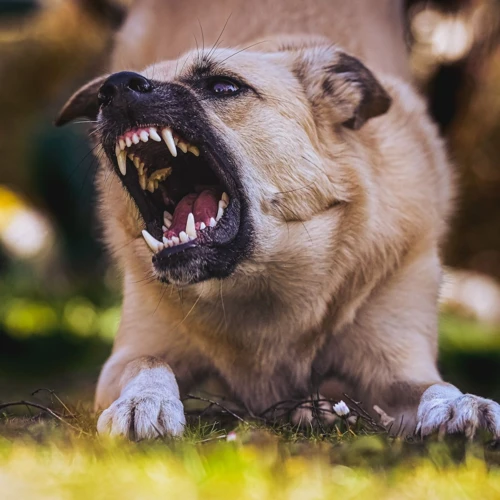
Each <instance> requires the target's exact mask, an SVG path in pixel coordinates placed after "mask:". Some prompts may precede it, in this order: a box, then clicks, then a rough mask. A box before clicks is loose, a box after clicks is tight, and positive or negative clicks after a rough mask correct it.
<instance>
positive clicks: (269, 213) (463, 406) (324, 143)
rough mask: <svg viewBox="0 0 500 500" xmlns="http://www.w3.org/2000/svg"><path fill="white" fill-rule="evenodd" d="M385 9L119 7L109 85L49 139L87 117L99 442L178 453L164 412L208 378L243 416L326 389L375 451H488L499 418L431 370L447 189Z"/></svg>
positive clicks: (176, 428)
mask: <svg viewBox="0 0 500 500" xmlns="http://www.w3.org/2000/svg"><path fill="white" fill-rule="evenodd" d="M228 10H231V12H232V13H233V14H232V15H231V16H230V15H229V14H228ZM400 11H401V4H400V2H396V1H393V0H381V1H380V2H372V1H365V0H360V1H357V2H342V1H340V0H339V1H329V2H324V1H319V0H318V1H313V2H308V3H307V5H306V4H304V3H299V2H286V3H285V2H284V1H276V2H272V3H271V2H266V1H264V0H258V1H255V2H252V4H251V5H248V2H247V3H245V2H241V1H239V0H233V1H228V0H219V1H214V2H211V3H210V9H207V8H206V4H205V5H204V4H203V2H201V0H200V1H192V2H185V3H184V4H182V6H181V4H177V3H175V2H173V1H172V2H171V1H168V2H167V1H160V0H157V1H152V0H150V1H142V2H141V1H139V2H137V3H136V4H135V6H134V7H133V8H132V10H131V12H130V13H129V17H128V19H127V21H126V22H125V24H124V26H123V28H122V30H121V32H120V33H119V34H118V35H117V46H116V49H115V51H114V55H113V57H112V60H113V63H112V70H113V71H112V72H111V73H110V74H107V75H103V76H102V77H99V78H97V79H95V80H93V81H91V82H90V83H88V84H87V85H85V86H84V87H82V88H81V89H80V90H79V91H77V92H76V94H74V95H73V97H71V98H70V100H69V101H68V102H67V104H66V105H65V106H64V108H63V109H62V111H61V114H60V116H59V118H58V121H57V124H58V125H63V124H65V123H68V122H70V121H71V120H73V119H76V118H81V117H86V118H88V119H90V120H92V121H96V124H95V128H94V133H93V137H94V140H95V141H96V145H97V150H98V153H97V156H98V157H99V158H100V162H101V165H100V174H99V178H98V189H99V193H100V197H99V198H100V202H99V213H100V216H101V220H102V222H103V228H104V235H105V239H106V241H107V244H108V247H109V249H110V250H111V253H112V255H113V256H114V257H115V258H116V261H117V264H118V266H119V268H120V269H121V272H122V274H123V313H122V318H121V323H120V326H119V330H118V334H117V338H116V341H115V344H114V348H113V352H112V354H111V356H110V358H109V360H108V361H107V363H106V364H105V366H104V368H103V370H102V373H101V376H100V379H99V382H98V387H97V392H96V402H95V407H96V410H99V411H100V410H103V411H102V413H101V415H100V417H99V421H98V431H99V432H100V433H102V434H111V435H121V436H127V437H130V438H132V439H145V438H155V437H158V436H163V435H171V436H178V435H181V434H182V432H183V429H184V426H185V416H184V410H183V405H182V403H181V394H185V393H186V392H187V391H189V388H190V387H192V386H193V384H196V383H198V382H199V381H201V380H205V379H207V378H208V377H217V378H218V379H220V380H221V381H223V382H224V384H225V385H226V386H227V388H228V390H229V391H230V392H231V394H232V395H233V397H234V398H237V399H238V400H239V401H241V403H242V404H243V405H245V406H246V407H247V408H248V410H249V411H251V412H252V413H253V414H260V413H262V412H264V411H265V410H266V409H267V408H269V407H270V406H271V405H273V404H275V403H277V402H280V401H282V400H290V399H300V398H308V397H310V396H311V395H312V394H321V397H323V398H334V397H336V396H337V393H335V391H334V388H337V389H338V388H339V387H340V391H341V392H342V391H347V392H348V393H349V394H351V395H353V396H354V397H355V398H357V399H359V400H360V401H363V402H364V404H365V405H366V406H367V408H369V409H370V412H371V413H372V414H373V415H374V416H375V417H378V416H380V417H382V419H381V420H382V423H383V424H385V425H387V426H389V427H390V430H391V432H392V433H394V434H400V435H405V436H406V435H413V434H415V433H419V434H420V435H422V436H426V435H429V434H431V433H432V432H434V431H440V432H446V433H455V432H461V433H465V434H466V435H467V436H469V437H472V436H473V435H474V434H475V432H476V430H477V429H478V428H485V429H487V430H488V431H490V432H491V433H492V434H493V435H494V436H496V437H498V436H499V435H500V406H499V405H498V404H497V403H495V402H493V401H491V400H488V399H483V398H480V397H478V396H474V395H470V394H463V393H462V392H461V391H460V390H459V389H457V388H456V387H454V386H452V385H450V384H448V383H446V382H444V381H443V380H442V378H441V376H440V374H439V372H438V369H437V366H436V359H437V338H438V326H437V319H438V314H437V302H438V295H439V288H440V283H441V275H442V270H441V264H440V257H439V253H440V246H441V244H442V241H443V238H444V237H445V235H446V230H447V226H448V221H449V219H450V216H451V214H452V211H453V198H454V193H455V187H454V179H453V177H454V176H453V170H452V168H451V166H450V163H449V161H448V160H447V157H446V153H445V148H444V145H443V141H442V140H441V139H440V138H439V134H438V131H437V129H436V127H435V126H434V124H433V123H432V122H431V121H430V119H429V117H428V115H427V112H426V107H425V104H424V102H423V100H422V99H421V98H420V97H419V96H418V95H417V93H416V92H415V90H414V89H413V88H412V86H411V83H410V82H409V76H408V74H409V72H408V67H407V63H406V59H405V57H406V56H405V53H404V51H405V49H404V44H403V40H402V33H403V23H402V20H401V19H400V18H399V15H396V14H395V12H396V13H397V12H400ZM197 18H198V19H199V20H200V25H201V26H200V41H199V42H198V47H197V48H194V49H193V48H190V46H191V45H192V43H191V41H188V38H190V37H191V35H192V33H193V26H197V22H196V19H197ZM193 19H194V20H195V21H194V23H193ZM224 22H225V23H226V26H225V27H224V28H223V29H222V26H221V24H224ZM216 25H218V26H219V27H218V28H217V30H216V29H215V26H216ZM202 31H203V33H201V32H202ZM216 31H219V33H220V31H222V32H223V33H222V34H220V35H219V37H218V38H217V34H216ZM204 37H206V39H203V40H201V38H204ZM209 40H210V43H208V41H209ZM181 51H183V54H181V55H178V54H179V53H180V52H181ZM302 416H303V415H302Z"/></svg>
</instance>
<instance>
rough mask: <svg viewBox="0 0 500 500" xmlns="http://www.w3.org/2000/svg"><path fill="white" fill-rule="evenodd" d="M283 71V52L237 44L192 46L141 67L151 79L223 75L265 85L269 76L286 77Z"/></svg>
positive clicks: (285, 68) (285, 61) (285, 66)
mask: <svg viewBox="0 0 500 500" xmlns="http://www.w3.org/2000/svg"><path fill="white" fill-rule="evenodd" d="M287 73H289V74H290V71H289V58H287V56H286V54H284V53H281V52H271V53H266V52H257V51H250V50H244V49H243V50H242V49H237V48H236V49H216V50H209V49H206V50H192V51H190V52H187V53H186V54H184V55H183V56H181V57H179V59H175V60H170V61H161V62H157V63H155V64H152V65H150V66H148V67H147V68H146V69H145V70H144V71H142V74H143V75H144V76H145V77H146V78H149V79H151V80H159V81H176V80H177V81H180V80H191V79H201V78H207V77H208V78H209V77H212V76H225V77H235V78H241V79H243V80H245V81H246V82H248V83H250V84H252V85H256V86H259V85H264V86H265V85H266V84H269V82H270V81H272V80H273V78H276V79H283V78H286V74H287ZM289 76H291V74H290V75H289Z"/></svg>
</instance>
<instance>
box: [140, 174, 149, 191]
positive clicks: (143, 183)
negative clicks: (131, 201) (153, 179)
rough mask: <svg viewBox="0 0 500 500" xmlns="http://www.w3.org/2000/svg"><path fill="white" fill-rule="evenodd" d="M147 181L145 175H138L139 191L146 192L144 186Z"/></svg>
mask: <svg viewBox="0 0 500 500" xmlns="http://www.w3.org/2000/svg"><path fill="white" fill-rule="evenodd" d="M147 182H148V180H147V179H146V174H139V186H141V189H142V190H143V191H145V190H146V184H147Z"/></svg>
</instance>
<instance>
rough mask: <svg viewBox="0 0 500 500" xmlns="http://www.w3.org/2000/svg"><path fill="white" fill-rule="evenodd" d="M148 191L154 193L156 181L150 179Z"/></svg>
mask: <svg viewBox="0 0 500 500" xmlns="http://www.w3.org/2000/svg"><path fill="white" fill-rule="evenodd" d="M148 191H149V192H150V193H154V192H155V183H154V181H149V182H148Z"/></svg>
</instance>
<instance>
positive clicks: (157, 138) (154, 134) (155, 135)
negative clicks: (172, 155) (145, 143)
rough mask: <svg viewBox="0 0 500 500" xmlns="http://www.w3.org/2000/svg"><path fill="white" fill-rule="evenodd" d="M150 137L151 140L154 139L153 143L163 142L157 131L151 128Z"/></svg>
mask: <svg viewBox="0 0 500 500" xmlns="http://www.w3.org/2000/svg"><path fill="white" fill-rule="evenodd" d="M149 137H151V139H153V141H156V142H161V137H160V136H159V135H158V132H157V131H156V129H155V128H154V127H151V128H150V129H149Z"/></svg>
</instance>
